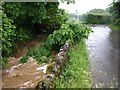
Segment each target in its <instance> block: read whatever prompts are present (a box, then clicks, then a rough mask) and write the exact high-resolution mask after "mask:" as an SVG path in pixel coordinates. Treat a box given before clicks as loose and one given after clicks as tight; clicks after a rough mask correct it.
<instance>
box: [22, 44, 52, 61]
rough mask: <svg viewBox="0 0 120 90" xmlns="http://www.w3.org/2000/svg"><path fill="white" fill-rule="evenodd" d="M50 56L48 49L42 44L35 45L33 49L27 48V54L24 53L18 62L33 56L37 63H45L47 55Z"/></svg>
mask: <svg viewBox="0 0 120 90" xmlns="http://www.w3.org/2000/svg"><path fill="white" fill-rule="evenodd" d="M49 56H50V51H49V50H47V49H46V48H45V47H44V44H43V45H41V46H40V47H38V48H37V47H35V48H34V49H29V51H28V53H27V55H25V56H24V57H23V58H22V59H21V60H20V63H25V62H27V60H28V59H29V58H30V57H33V58H34V59H35V60H37V62H38V63H46V62H47V61H48V57H49Z"/></svg>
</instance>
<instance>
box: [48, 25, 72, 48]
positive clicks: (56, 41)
mask: <svg viewBox="0 0 120 90" xmlns="http://www.w3.org/2000/svg"><path fill="white" fill-rule="evenodd" d="M73 35H74V32H73V31H72V30H71V29H70V28H69V25H68V24H62V26H61V28H60V29H59V30H57V31H54V32H53V34H50V35H49V36H48V38H47V41H46V47H47V48H48V49H52V48H53V47H54V48H55V47H56V48H57V49H59V48H60V47H61V46H62V45H63V44H64V43H65V42H66V41H67V40H71V41H72V42H73Z"/></svg>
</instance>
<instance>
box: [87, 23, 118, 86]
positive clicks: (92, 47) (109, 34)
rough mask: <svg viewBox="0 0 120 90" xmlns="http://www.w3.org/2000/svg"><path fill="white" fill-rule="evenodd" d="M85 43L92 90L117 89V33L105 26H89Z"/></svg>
mask: <svg viewBox="0 0 120 90" xmlns="http://www.w3.org/2000/svg"><path fill="white" fill-rule="evenodd" d="M91 28H92V30H93V33H91V34H90V36H89V38H88V40H87V41H86V45H87V49H88V54H89V60H90V65H91V72H92V78H93V88H118V59H119V58H118V49H119V48H120V46H119V45H118V40H119V39H118V33H119V34H120V32H119V31H115V30H111V29H110V28H109V27H108V26H105V25H95V26H91Z"/></svg>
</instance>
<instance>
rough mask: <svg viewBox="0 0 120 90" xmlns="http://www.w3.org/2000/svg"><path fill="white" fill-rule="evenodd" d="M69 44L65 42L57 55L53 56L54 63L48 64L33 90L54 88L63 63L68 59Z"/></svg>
mask: <svg viewBox="0 0 120 90" xmlns="http://www.w3.org/2000/svg"><path fill="white" fill-rule="evenodd" d="M69 46H70V45H69V42H66V43H65V44H64V45H63V46H62V47H61V48H60V51H59V53H57V54H56V56H55V62H53V63H51V64H49V65H48V66H47V69H46V73H45V76H44V78H43V79H41V80H40V81H39V82H38V84H37V85H36V87H35V89H37V90H38V89H41V88H42V89H48V88H55V80H56V78H57V77H59V75H60V74H61V71H62V70H63V68H64V66H65V63H66V61H67V59H68V50H69Z"/></svg>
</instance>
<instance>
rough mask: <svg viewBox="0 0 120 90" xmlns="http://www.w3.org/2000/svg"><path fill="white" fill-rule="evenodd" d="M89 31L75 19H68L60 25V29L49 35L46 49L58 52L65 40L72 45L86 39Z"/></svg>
mask: <svg viewBox="0 0 120 90" xmlns="http://www.w3.org/2000/svg"><path fill="white" fill-rule="evenodd" d="M90 32H91V29H90V28H89V27H88V26H86V25H83V24H81V22H80V21H79V20H78V21H77V20H76V19H72V18H71V19H69V20H67V21H66V23H64V24H62V26H61V28H60V29H59V30H57V31H54V32H53V34H50V35H49V36H48V38H47V41H46V47H47V48H48V49H50V50H51V49H52V48H53V47H54V48H56V49H57V50H59V48H60V46H62V45H63V44H64V43H65V42H66V41H67V40H71V41H72V43H74V42H77V41H79V40H81V39H83V38H87V37H88V35H89V33H90Z"/></svg>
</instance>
